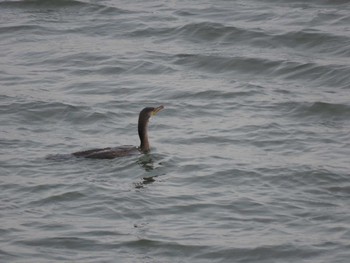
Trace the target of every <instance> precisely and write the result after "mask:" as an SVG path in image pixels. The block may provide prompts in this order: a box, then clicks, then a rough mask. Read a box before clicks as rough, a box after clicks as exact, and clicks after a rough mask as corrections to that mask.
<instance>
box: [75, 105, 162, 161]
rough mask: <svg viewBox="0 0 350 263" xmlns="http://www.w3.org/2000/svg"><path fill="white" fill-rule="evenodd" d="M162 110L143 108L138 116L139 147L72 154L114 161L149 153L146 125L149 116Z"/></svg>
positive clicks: (122, 147) (160, 107)
mask: <svg viewBox="0 0 350 263" xmlns="http://www.w3.org/2000/svg"><path fill="white" fill-rule="evenodd" d="M163 108H164V106H163V105H161V106H159V107H156V108H151V107H149V108H144V109H143V110H142V111H141V112H140V115H139V121H138V134H139V137H140V146H139V147H136V146H131V145H125V146H119V147H107V148H101V149H91V150H87V151H80V152H75V153H72V155H73V156H75V157H83V158H93V159H114V158H117V157H123V156H129V155H134V154H140V153H147V152H149V151H150V144H149V140H148V132H147V125H148V121H149V119H150V117H151V116H153V115H156V114H157V113H158V112H159V111H161V110H162V109H163Z"/></svg>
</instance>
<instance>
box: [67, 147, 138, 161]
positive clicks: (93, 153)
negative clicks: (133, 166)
mask: <svg viewBox="0 0 350 263" xmlns="http://www.w3.org/2000/svg"><path fill="white" fill-rule="evenodd" d="M139 153H140V150H139V149H138V148H137V147H135V146H132V145H125V146H119V147H107V148H102V149H91V150H87V151H81V152H75V153H72V155H73V156H75V157H84V158H93V159H114V158H117V157H123V156H128V155H133V154H139Z"/></svg>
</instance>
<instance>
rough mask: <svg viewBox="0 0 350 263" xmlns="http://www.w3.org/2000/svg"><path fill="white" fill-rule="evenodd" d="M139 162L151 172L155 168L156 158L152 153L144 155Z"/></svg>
mask: <svg viewBox="0 0 350 263" xmlns="http://www.w3.org/2000/svg"><path fill="white" fill-rule="evenodd" d="M137 163H138V164H139V165H140V166H142V167H143V169H145V171H146V172H151V171H153V170H154V160H153V158H152V156H151V155H150V154H144V155H142V156H141V157H140V158H139V160H138V161H137Z"/></svg>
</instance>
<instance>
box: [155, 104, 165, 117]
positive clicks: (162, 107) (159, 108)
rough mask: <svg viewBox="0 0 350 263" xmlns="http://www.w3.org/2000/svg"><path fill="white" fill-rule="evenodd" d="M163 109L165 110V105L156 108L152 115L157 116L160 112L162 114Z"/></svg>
mask: <svg viewBox="0 0 350 263" xmlns="http://www.w3.org/2000/svg"><path fill="white" fill-rule="evenodd" d="M162 109H164V106H163V105H160V106H159V107H157V108H154V110H153V111H152V115H153V116H154V115H156V114H157V113H158V112H160V111H161V110H162Z"/></svg>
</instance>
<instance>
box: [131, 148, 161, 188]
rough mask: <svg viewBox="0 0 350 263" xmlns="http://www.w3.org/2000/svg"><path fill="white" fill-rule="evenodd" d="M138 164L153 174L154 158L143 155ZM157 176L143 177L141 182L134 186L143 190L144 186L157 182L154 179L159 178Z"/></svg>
mask: <svg viewBox="0 0 350 263" xmlns="http://www.w3.org/2000/svg"><path fill="white" fill-rule="evenodd" d="M137 163H138V164H139V165H140V166H141V167H142V168H143V169H145V171H146V172H152V171H153V170H154V160H153V157H152V156H151V155H150V154H144V155H142V156H141V157H140V158H139V160H138V161H137ZM157 176H158V175H151V176H147V177H143V178H142V181H141V182H137V183H135V184H134V185H135V188H137V189H141V188H143V187H144V186H146V185H148V184H151V183H153V182H155V181H156V180H155V179H154V178H155V177H157Z"/></svg>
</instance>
